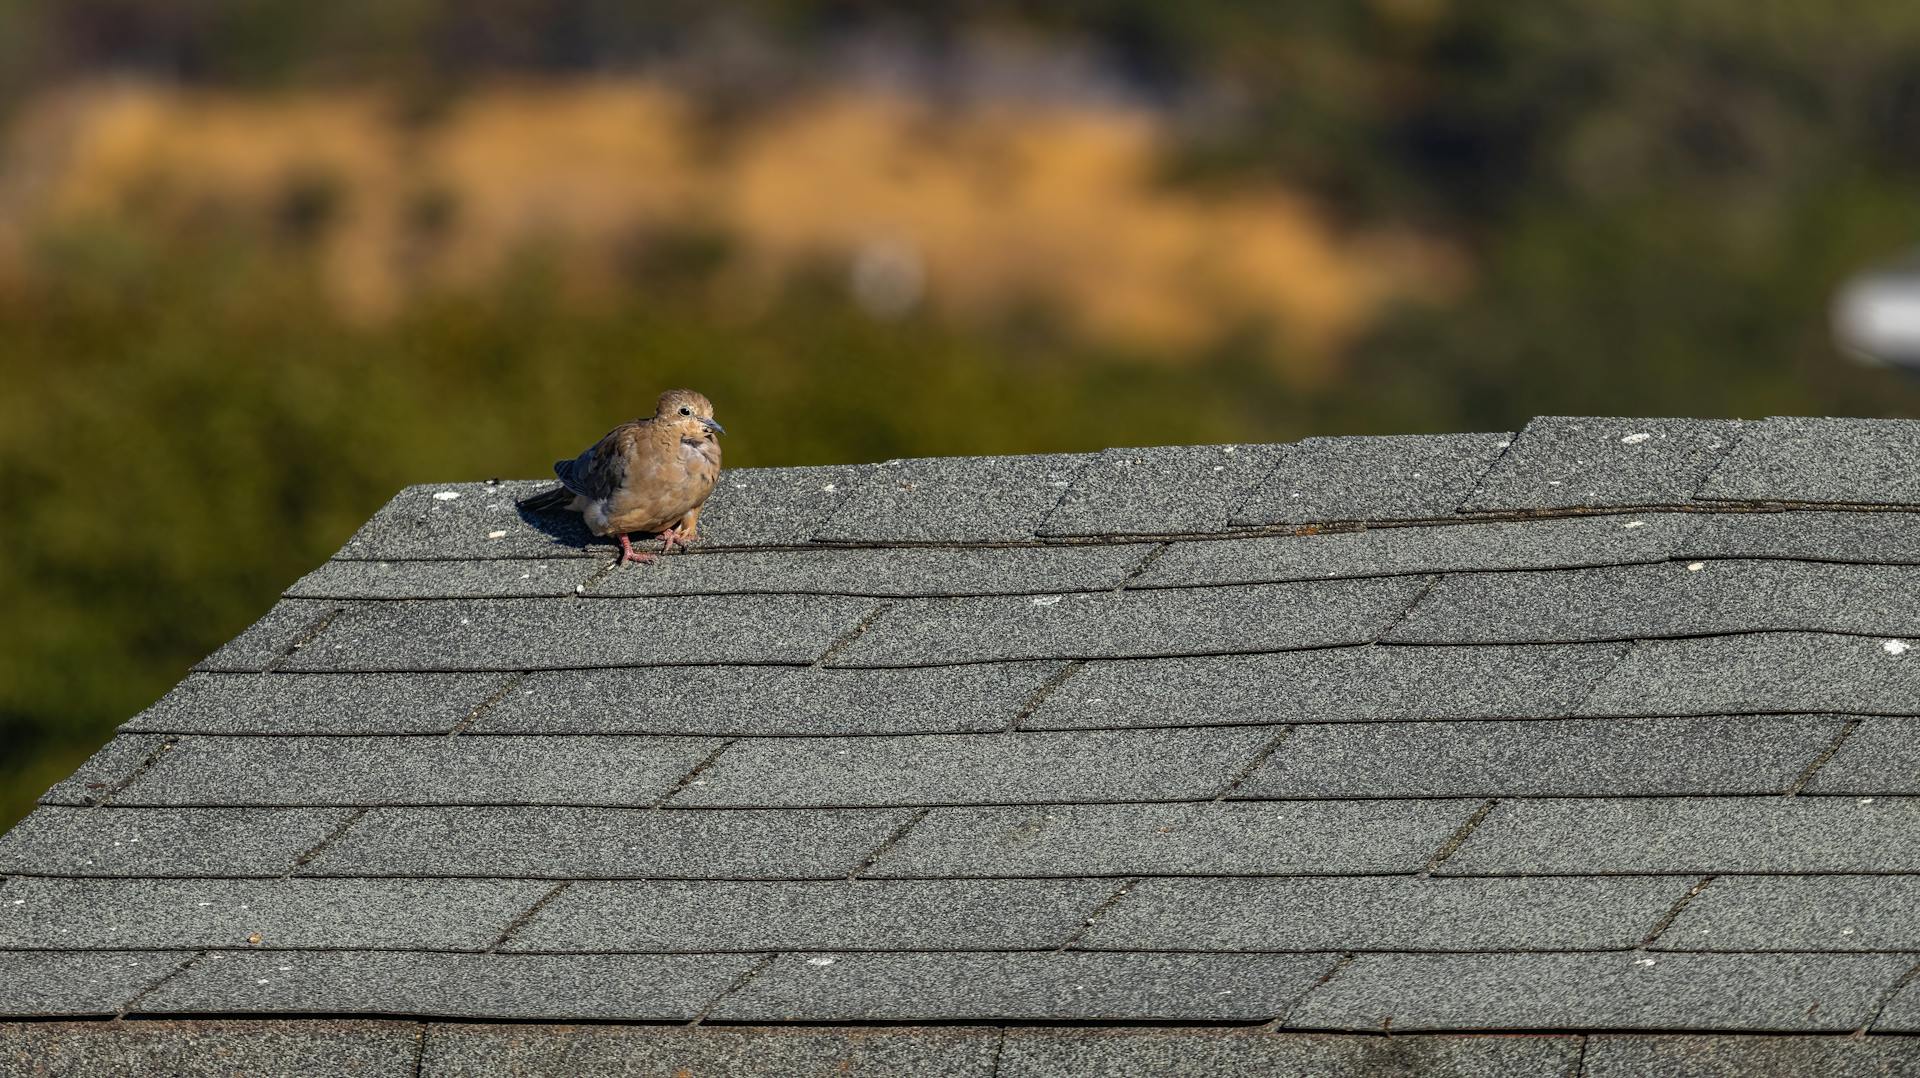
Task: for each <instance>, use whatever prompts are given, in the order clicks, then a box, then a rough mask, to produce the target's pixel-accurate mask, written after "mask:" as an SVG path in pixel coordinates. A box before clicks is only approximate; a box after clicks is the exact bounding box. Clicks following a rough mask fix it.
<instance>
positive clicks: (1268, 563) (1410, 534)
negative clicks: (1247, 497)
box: [1127, 513, 1694, 588]
mask: <svg viewBox="0 0 1920 1078" xmlns="http://www.w3.org/2000/svg"><path fill="white" fill-rule="evenodd" d="M1693 516H1694V514H1687V513H1645V514H1639V515H1627V516H1602V517H1571V518H1566V519H1561V520H1512V521H1486V522H1483V523H1479V524H1474V525H1471V526H1462V525H1459V524H1441V525H1436V526H1434V527H1407V528H1369V529H1366V530H1364V531H1353V532H1326V533H1322V534H1318V535H1289V536H1276V537H1271V538H1260V539H1226V540H1219V541H1214V542H1192V543H1172V544H1169V545H1168V546H1167V549H1166V553H1165V554H1163V555H1161V556H1160V557H1159V558H1158V559H1156V560H1155V561H1154V562H1153V564H1151V565H1150V566H1148V567H1147V570H1146V572H1144V573H1141V574H1140V576H1139V578H1138V579H1136V580H1133V581H1130V582H1128V584H1127V586H1128V587H1129V588H1158V587H1190V586H1193V585H1199V584H1258V583H1267V582H1277V581H1285V580H1331V579H1336V578H1340V577H1358V576H1387V575H1403V574H1410V573H1434V572H1457V571H1460V570H1485V569H1566V568H1574V567H1579V566H1598V565H1636V564H1646V563H1651V562H1659V561H1664V560H1666V558H1667V556H1668V554H1669V553H1670V552H1671V551H1672V550H1673V549H1674V547H1675V546H1676V545H1678V544H1679V543H1680V542H1681V541H1682V538H1683V536H1685V535H1686V533H1687V532H1688V531H1689V530H1691V529H1692V527H1693V523H1692V520H1691V518H1692V517H1693Z"/></svg>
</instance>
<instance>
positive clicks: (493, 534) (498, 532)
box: [487, 528, 507, 539]
mask: <svg viewBox="0 0 1920 1078" xmlns="http://www.w3.org/2000/svg"><path fill="white" fill-rule="evenodd" d="M506 537H507V529H505V528H495V529H494V530H493V531H490V532H488V533H487V538H489V539H505V538H506Z"/></svg>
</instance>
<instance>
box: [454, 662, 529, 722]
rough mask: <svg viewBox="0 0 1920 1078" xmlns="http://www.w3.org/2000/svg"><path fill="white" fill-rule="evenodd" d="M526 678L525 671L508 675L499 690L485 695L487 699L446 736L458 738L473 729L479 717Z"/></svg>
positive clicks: (463, 717) (490, 709)
mask: <svg viewBox="0 0 1920 1078" xmlns="http://www.w3.org/2000/svg"><path fill="white" fill-rule="evenodd" d="M527 676H528V674H527V671H525V670H516V671H514V672H513V673H512V674H509V675H508V676H507V679H506V680H505V681H503V682H501V683H500V687H499V688H497V689H495V690H493V692H491V693H489V694H487V698H486V699H485V700H482V701H480V702H479V703H477V704H475V705H474V706H473V710H472V711H469V712H467V713H466V715H464V716H462V717H461V719H460V721H459V722H456V723H454V724H453V728H452V729H450V730H448V731H447V736H448V737H458V736H459V735H461V734H464V733H466V732H467V731H468V730H469V729H471V728H472V727H473V724H474V723H476V722H479V721H480V717H481V716H482V715H485V714H486V713H487V712H489V711H492V710H493V709H494V707H495V706H496V705H498V704H499V703H500V701H502V700H505V699H506V698H507V694H508V693H510V692H512V691H513V690H515V689H517V688H519V687H520V684H521V682H524V681H526V680H527Z"/></svg>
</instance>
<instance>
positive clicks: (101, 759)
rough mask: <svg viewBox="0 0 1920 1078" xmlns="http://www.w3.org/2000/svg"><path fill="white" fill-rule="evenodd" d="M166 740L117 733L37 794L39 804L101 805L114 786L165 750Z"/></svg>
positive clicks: (142, 735)
mask: <svg viewBox="0 0 1920 1078" xmlns="http://www.w3.org/2000/svg"><path fill="white" fill-rule="evenodd" d="M167 747H168V745H167V739H166V738H164V737H154V736H151V735H146V734H121V735H120V736H118V737H116V738H114V739H113V740H111V741H109V742H107V743H106V744H105V745H102V746H101V747H100V751H98V752H96V753H94V754H93V755H92V756H89V757H87V759H86V761H85V762H84V763H82V764H81V765H80V766H79V767H78V768H77V769H75V770H74V773H73V774H71V775H68V776H67V777H66V778H64V779H62V780H60V781H59V782H57V783H54V785H53V788H52V789H50V790H48V791H47V792H46V793H45V794H43V795H41V797H40V803H41V804H43V805H94V804H101V803H103V802H104V801H105V800H106V799H107V797H108V795H110V794H111V793H112V792H113V789H114V787H115V786H116V785H117V784H119V783H122V782H125V781H127V780H128V779H131V778H132V777H133V776H134V775H135V774H137V773H138V772H139V770H140V769H141V768H142V767H143V766H145V765H146V764H147V762H148V761H150V760H153V759H155V758H156V757H158V756H159V755H160V754H162V753H164V752H166V751H167Z"/></svg>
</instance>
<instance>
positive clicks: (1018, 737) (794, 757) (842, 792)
mask: <svg viewBox="0 0 1920 1078" xmlns="http://www.w3.org/2000/svg"><path fill="white" fill-rule="evenodd" d="M1274 732H1275V731H1274V730H1272V729H1271V728H1269V727H1246V728H1238V729H1236V728H1233V727H1212V728H1200V729H1188V730H1179V731H1155V730H1112V731H1097V732H1087V733H1024V732H1021V733H996V734H933V735H927V736H921V737H846V738H828V737H807V738H798V737H789V738H778V739H773V740H758V741H742V742H739V743H737V744H734V745H732V746H731V747H729V748H728V749H727V751H725V752H723V753H721V754H720V757H719V758H718V759H717V760H715V761H714V763H713V766H711V767H709V768H708V769H707V770H705V771H702V772H701V773H700V777H699V779H697V780H695V781H694V783H693V784H691V785H689V786H688V787H686V788H685V789H683V790H681V791H680V793H678V794H676V795H675V796H674V798H673V802H672V803H673V804H675V805H724V806H733V807H739V806H750V807H769V808H780V807H791V806H804V805H827V806H831V805H941V804H948V805H951V804H960V805H968V804H986V805H991V804H1016V803H1025V802H1054V801H1184V800H1203V799H1205V798H1209V797H1212V796H1214V795H1216V794H1218V793H1220V792H1222V791H1223V790H1225V789H1226V788H1227V786H1228V785H1229V784H1230V783H1231V782H1232V780H1233V777H1234V776H1235V775H1236V774H1238V773H1239V772H1240V771H1241V770H1242V769H1243V768H1245V767H1247V766H1249V765H1251V764H1252V763H1253V761H1254V759H1255V756H1256V754H1257V753H1258V752H1259V751H1260V749H1261V747H1262V746H1263V745H1265V744H1266V742H1267V741H1268V740H1269V739H1270V738H1271V737H1272V736H1273V735H1274Z"/></svg>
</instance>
